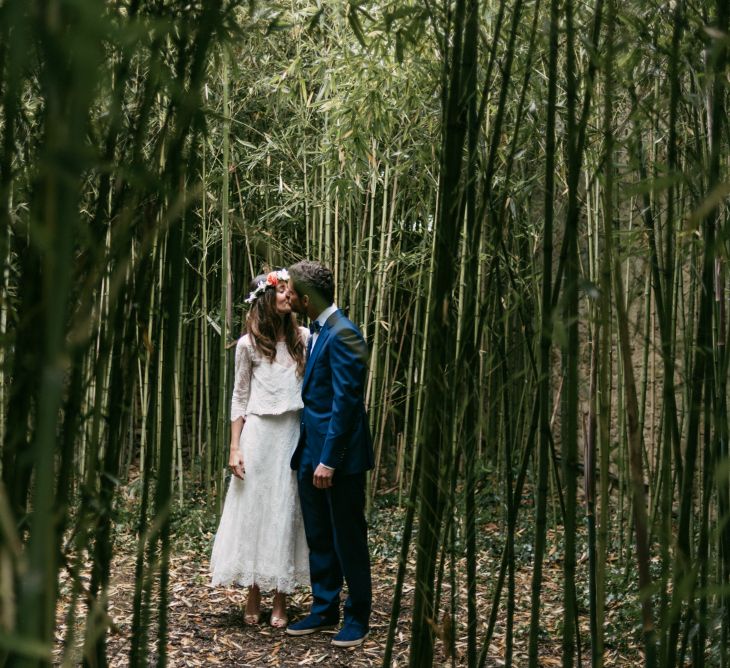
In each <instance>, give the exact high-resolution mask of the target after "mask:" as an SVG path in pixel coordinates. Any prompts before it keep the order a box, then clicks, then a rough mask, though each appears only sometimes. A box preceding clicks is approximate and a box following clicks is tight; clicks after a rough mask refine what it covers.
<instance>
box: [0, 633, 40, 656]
mask: <svg viewBox="0 0 730 668" xmlns="http://www.w3.org/2000/svg"><path fill="white" fill-rule="evenodd" d="M0 647H2V648H4V649H6V650H8V651H10V652H13V653H15V654H20V655H21V656H25V657H28V658H31V659H40V660H41V661H49V662H50V660H51V657H52V652H51V646H50V645H47V644H46V643H43V642H40V641H38V640H35V639H34V638H27V637H24V636H19V635H10V634H8V633H5V632H3V631H0Z"/></svg>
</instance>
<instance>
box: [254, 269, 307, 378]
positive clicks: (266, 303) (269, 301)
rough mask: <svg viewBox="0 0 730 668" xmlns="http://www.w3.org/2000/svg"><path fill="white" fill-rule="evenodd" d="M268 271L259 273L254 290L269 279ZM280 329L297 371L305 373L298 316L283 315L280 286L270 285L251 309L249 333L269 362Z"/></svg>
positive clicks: (257, 298)
mask: <svg viewBox="0 0 730 668" xmlns="http://www.w3.org/2000/svg"><path fill="white" fill-rule="evenodd" d="M266 276H267V274H262V275H260V276H256V278H254V279H253V281H251V285H250V289H251V291H253V290H255V289H256V286H257V285H258V284H259V282H260V281H266ZM280 332H283V333H284V341H285V342H286V349H287V350H288V351H289V354H290V355H291V356H292V359H293V360H294V361H295V362H296V365H297V374H298V375H299V376H300V377H301V376H303V375H304V366H305V363H306V362H305V359H304V342H303V341H302V337H301V336H300V334H299V325H298V323H297V317H296V315H295V314H294V313H293V312H292V313H285V314H284V315H281V314H280V313H279V312H278V311H277V310H276V286H273V285H272V286H266V289H265V290H264V292H263V294H261V295H259V296H258V297H256V299H254V301H253V304H251V310H250V311H249V312H248V316H246V333H247V334H249V335H250V336H251V340H252V341H253V345H254V346H255V347H256V349H257V350H258V351H259V352H260V353H261V354H262V355H263V356H264V357H265V358H266V359H268V360H269V361H271V362H273V361H274V358H275V357H276V341H277V338H278V335H279V333H280Z"/></svg>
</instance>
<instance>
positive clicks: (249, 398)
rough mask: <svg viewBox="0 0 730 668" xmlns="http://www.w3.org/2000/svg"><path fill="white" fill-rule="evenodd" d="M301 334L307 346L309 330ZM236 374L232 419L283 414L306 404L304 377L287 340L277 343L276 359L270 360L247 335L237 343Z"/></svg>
mask: <svg viewBox="0 0 730 668" xmlns="http://www.w3.org/2000/svg"><path fill="white" fill-rule="evenodd" d="M299 333H300V335H301V337H302V340H303V341H304V347H305V349H306V346H307V337H308V336H309V330H308V329H307V328H306V327H300V328H299ZM235 373H236V377H235V379H234V383H233V396H232V398H231V421H233V420H236V419H238V418H239V417H240V418H244V419H245V417H246V416H247V415H281V414H282V413H286V412H288V411H296V410H299V409H301V408H303V407H304V404H303V403H302V379H301V378H300V377H299V376H297V373H296V362H295V361H294V360H293V359H292V357H291V355H289V351H288V350H287V348H286V343H285V342H284V341H279V342H278V343H277V344H276V359H275V360H274V361H273V362H270V361H269V360H268V359H267V358H266V357H264V356H263V355H262V354H261V353H260V352H259V351H258V350H257V349H256V347H255V346H254V344H253V341H252V340H251V337H250V336H249V335H248V334H246V335H245V336H242V337H241V338H240V339H239V340H238V344H237V345H236V371H235Z"/></svg>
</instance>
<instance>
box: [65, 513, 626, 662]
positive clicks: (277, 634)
mask: <svg viewBox="0 0 730 668" xmlns="http://www.w3.org/2000/svg"><path fill="white" fill-rule="evenodd" d="M384 512H385V513H387V514H386V515H385V516H384V517H381V518H380V519H379V522H378V524H377V525H376V526H375V527H373V530H372V531H371V541H370V542H371V553H372V560H373V585H374V592H373V594H374V600H373V615H372V619H371V633H370V636H369V638H368V639H367V640H366V641H365V643H364V644H363V645H362V646H361V647H359V648H353V649H339V648H336V647H333V646H332V644H331V642H330V640H331V637H332V633H320V634H315V635H311V636H304V637H299V638H292V637H289V636H287V635H286V634H285V633H284V631H282V630H278V629H273V628H271V627H270V626H269V624H268V616H269V615H270V613H271V598H270V596H264V599H263V602H262V603H263V606H262V607H263V612H264V617H263V620H262V623H261V624H260V625H259V626H256V627H247V626H244V624H243V621H242V606H243V604H244V603H245V597H244V594H243V592H242V591H241V589H240V588H236V587H233V588H222V587H215V588H214V587H211V586H210V584H209V576H208V556H209V549H208V547H207V544H208V541H209V540H210V539H211V538H212V534H210V533H208V534H205V535H203V536H202V539H203V540H201V541H192V542H190V541H188V542H186V541H184V540H176V539H175V538H173V543H172V545H173V556H172V559H171V564H170V601H169V609H168V619H169V622H168V624H169V633H168V642H167V653H168V662H167V665H169V666H174V667H178V666H180V667H184V666H238V667H248V666H251V667H254V668H258V667H264V666H284V667H289V666H291V667H293V666H315V665H317V666H335V667H340V666H342V667H344V666H347V667H352V668H360V667H365V666H380V665H381V664H382V657H383V650H384V646H385V641H386V636H387V631H388V623H389V618H390V610H391V603H392V596H393V591H394V586H395V578H396V572H397V556H396V555H397V553H398V551H397V548H398V542H399V534H398V527H399V526H400V521H401V517H400V514H399V511H397V510H395V509H389V510H387V511H384ZM480 529H481V534H480V543H482V545H485V546H487V548H486V549H484V551H483V553H482V554H481V555H480V558H479V565H478V574H479V586H478V595H477V606H478V610H479V616H480V623H479V629H478V637H479V642H480V643H481V640H482V638H483V636H484V632H485V630H486V624H487V619H488V616H489V610H490V607H491V598H492V588H493V586H494V582H495V580H496V575H497V569H498V567H499V550H500V549H501V545H502V541H503V537H502V535H501V528H500V526H499V525H498V524H496V523H489V524H485V525H482V526H481V527H480ZM524 538H525V545H528V544H529V542H530V541H529V538H530V537H529V536H524ZM556 540H557V541H559V538H558V537H556V536H555V535H552V534H551V536H550V537H549V541H550V543H549V544H552V547H551V548H550V550H549V553H548V555H547V557H546V561H545V568H544V572H545V583H544V588H543V603H542V609H541V620H542V637H541V649H540V653H541V665H543V666H560V665H561V664H562V661H561V660H560V650H561V637H562V622H563V620H562V562H561V560H560V550H559V547H558V544H557V543H556ZM195 542H198V543H200V544H199V545H197V546H196V545H195ZM518 559H519V560H520V561H521V562H525V561H527V559H525V558H524V557H523V558H520V557H518ZM456 566H457V571H458V573H459V576H458V577H459V578H461V577H462V575H463V573H464V563H463V560H460V561H459V562H457V564H456ZM579 567H580V568H581V569H583V570H585V564H580V565H579ZM413 570H414V569H413V562H412V560H411V563H410V568H409V575H408V580H407V582H408V584H407V585H406V587H405V591H404V596H403V599H402V608H401V615H400V620H399V624H398V627H397V633H396V644H395V649H394V654H393V662H392V664H391V665H393V666H406V665H407V664H408V650H409V638H410V622H409V620H410V613H411V602H412V594H413V586H412V582H413ZM531 577H532V571H531V568H530V566H529V564H528V565H526V566H523V567H521V568H519V569H517V571H516V573H515V588H516V609H515V623H514V644H513V647H514V655H513V662H514V664H513V665H515V666H523V665H526V663H527V634H528V630H529V614H530V613H529V601H530V584H531ZM448 581H449V569H448V567H447V571H446V575H445V585H444V590H443V592H442V601H444V603H445V605H450V604H449V603H448V601H449V587H448V584H446V583H448ZM578 586H579V589H580V587H581V586H582V585H581V584H580V583H579V585H578ZM464 589H465V587H463V586H461V587H460V590H461V591H464ZM133 595H134V542H133V540H131V539H129V540H120V541H118V546H117V557H116V559H115V562H114V568H113V573H112V583H111V586H110V589H109V605H108V610H109V615H110V617H111V619H112V620H113V621H114V624H115V627H116V632H114V633H111V634H110V635H109V640H108V651H107V657H108V659H109V663H110V665H111V666H114V667H121V666H127V665H128V663H129V659H128V656H129V647H130V632H131V626H132V598H133ZM579 598H581V596H580V593H579ZM289 603H290V609H289V612H290V619H294V618H297V617H298V616H302V615H304V614H306V611H307V610H308V608H309V603H310V597H309V592H308V591H300V592H297V593H296V594H295V595H293V596H291V597H290V601H289ZM58 612H59V628H58V633H57V639H58V645H57V659H58V660H60V658H61V656H62V652H63V645H62V643H63V637H64V628H63V625H62V620H63V617H64V613H65V607H64V605H63V604H62V605H61V606H60V607H59V611H58ZM78 612H79V614H78V617H79V618H82V617H83V615H84V614H85V610H84V609H82V608H79V611H78ZM441 615H443V611H442V612H441V613H440V617H439V618H440V619H442V617H441ZM152 616H153V618H154V617H155V616H156V608H155V609H154V610H153V612H152ZM617 617H621V605H620V604H613V605H612V606H611V607H610V608H609V610H608V619H607V623H608V624H609V625H610V624H611V620H612V618H617ZM453 626H454V633H455V634H456V640H455V645H456V656H455V657H454V659H453V662H452V660H451V659H450V658H449V657H448V656H447V654H446V650H445V645H444V643H443V642H442V640H441V639H437V641H436V656H437V661H436V664H437V665H444V666H449V665H455V666H463V665H466V660H465V654H466V601H465V600H463V598H462V599H460V600H459V605H458V607H457V615H456V623H455V624H454V625H453ZM153 627H154V624H153ZM436 628H437V630H438V631H439V632H441V630H442V629H441V625H440V624H437V625H436ZM581 631H582V633H581V636H582V641H583V643H584V644H587V643H588V642H589V633H588V616H587V610H585V609H581ZM155 633H156V630H155V628H152V629H151V630H150V634H149V635H150V637H154V635H155ZM608 640H609V646H608V647H607V652H606V665H610V666H634V665H637V664H636V661H637V660H639V657H638V655H637V652H636V650H635V648H634V650H633V651H631V652H630V653H628V654H627V653H626V642H625V640H626V639H625V638H624V639H623V643H622V645H623V649H622V648H621V646H619V645H617V644H615V643H614V644H613V645H612V644H611V643H610V640H611V639H610V638H608ZM505 642H506V638H505V624H504V613H503V612H502V610H500V615H499V617H498V621H497V626H496V629H495V633H494V637H493V640H492V643H491V645H490V651H489V655H488V660H487V666H501V665H504V662H503V658H504V645H505ZM629 649H631V647H629ZM81 653H82V649H81V648H80V647H77V648H75V650H74V656H73V658H72V660H71V665H77V664H78V663H79V662H80V657H81ZM589 654H590V648H589V647H587V646H584V647H583V657H584V665H587V663H586V660H589V659H590V656H589ZM155 659H156V655H154V654H153V655H152V656H151V657H150V658H149V663H150V664H151V663H152V662H153V661H154V660H155Z"/></svg>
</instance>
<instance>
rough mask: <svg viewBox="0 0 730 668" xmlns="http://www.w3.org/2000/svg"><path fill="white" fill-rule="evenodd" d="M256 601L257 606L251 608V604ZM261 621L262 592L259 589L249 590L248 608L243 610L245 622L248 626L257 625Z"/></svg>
mask: <svg viewBox="0 0 730 668" xmlns="http://www.w3.org/2000/svg"><path fill="white" fill-rule="evenodd" d="M252 601H255V604H254V605H255V608H254V610H251V609H250V608H249V605H250V604H251V602H252ZM260 621H261V592H259V591H258V590H254V591H249V593H248V599H247V600H246V608H245V609H244V611H243V622H244V624H246V625H247V626H256V625H257V624H258V623H259V622H260Z"/></svg>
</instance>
